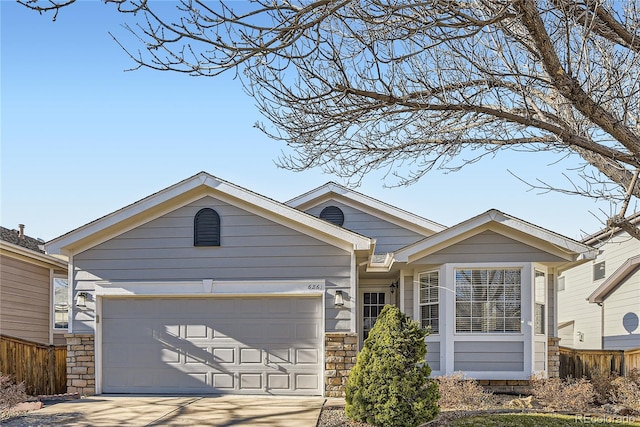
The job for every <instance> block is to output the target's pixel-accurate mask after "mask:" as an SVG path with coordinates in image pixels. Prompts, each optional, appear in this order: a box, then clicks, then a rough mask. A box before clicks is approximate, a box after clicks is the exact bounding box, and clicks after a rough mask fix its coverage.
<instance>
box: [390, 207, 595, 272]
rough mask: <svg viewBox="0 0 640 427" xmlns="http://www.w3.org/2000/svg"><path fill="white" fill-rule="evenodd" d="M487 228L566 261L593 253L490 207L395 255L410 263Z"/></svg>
mask: <svg viewBox="0 0 640 427" xmlns="http://www.w3.org/2000/svg"><path fill="white" fill-rule="evenodd" d="M486 230H491V231H495V232H497V233H499V234H502V235H504V236H507V237H510V238H513V239H515V240H517V241H521V242H523V243H525V244H528V245H531V246H533V247H536V248H538V249H540V250H544V251H547V252H549V253H552V254H555V255H557V256H559V257H561V258H564V259H566V260H567V261H576V260H584V259H591V257H593V255H594V254H595V252H594V249H593V248H591V247H590V246H587V245H585V244H582V243H580V242H577V241H574V240H572V239H569V238H568V237H564V236H561V235H559V234H556V233H553V232H550V231H548V230H545V229H543V228H541V227H538V226H535V225H533V224H530V223H528V222H526V221H522V220H520V219H518V218H514V217H511V216H508V215H505V214H503V213H502V212H500V211H497V210H495V209H493V210H490V211H487V212H485V213H484V214H481V215H478V216H476V217H474V218H471V219H469V220H467V221H463V222H461V223H460V224H458V225H455V226H453V227H451V228H449V229H447V230H445V231H442V232H440V233H438V234H436V235H433V236H431V237H427V238H426V239H423V240H421V241H420V242H417V243H414V244H413V245H410V246H407V247H405V248H402V249H401V250H399V251H397V252H396V253H395V258H396V261H399V262H411V261H414V260H416V259H418V258H422V257H424V256H427V255H429V254H431V253H433V252H437V251H438V250H441V249H443V248H445V247H448V246H451V245H453V244H455V243H458V242H460V241H462V240H464V239H467V238H469V237H471V236H473V235H476V234H478V233H481V232H483V231H486Z"/></svg>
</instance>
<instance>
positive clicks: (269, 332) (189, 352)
mask: <svg viewBox="0 0 640 427" xmlns="http://www.w3.org/2000/svg"><path fill="white" fill-rule="evenodd" d="M100 323H101V325H102V356H103V357H102V391H103V392H104V393H241V394H282V395H292V394H296V395H319V394H322V389H321V387H322V385H323V382H322V359H323V358H322V355H321V352H322V339H323V333H322V331H323V328H322V299H321V298H318V297H314V298H309V297H298V296H297V297H242V298H126V299H116V298H104V299H103V303H102V319H101V322H100Z"/></svg>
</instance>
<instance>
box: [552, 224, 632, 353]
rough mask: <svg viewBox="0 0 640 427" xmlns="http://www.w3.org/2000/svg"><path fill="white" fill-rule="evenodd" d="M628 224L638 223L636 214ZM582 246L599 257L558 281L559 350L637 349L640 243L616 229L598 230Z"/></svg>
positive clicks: (565, 274)
mask: <svg viewBox="0 0 640 427" xmlns="http://www.w3.org/2000/svg"><path fill="white" fill-rule="evenodd" d="M631 221H632V222H633V223H635V224H638V223H640V215H635V216H634V217H633V218H632V219H631ZM583 242H584V243H585V244H588V245H591V246H594V247H596V248H598V256H597V257H596V258H595V259H594V260H593V261H591V262H589V263H586V264H582V265H579V266H575V267H573V268H570V269H567V270H564V271H563V272H562V274H561V276H560V283H561V288H560V291H559V292H558V303H559V312H558V322H559V331H558V332H559V336H560V338H561V341H560V345H562V346H566V347H571V348H579V349H618V350H625V349H631V348H638V347H640V327H639V325H638V324H639V321H638V319H639V317H640V241H638V240H637V239H634V238H632V237H630V236H629V234H627V233H626V232H623V231H621V230H603V231H600V232H598V233H595V234H593V235H591V236H588V237H587V238H586V239H584V240H583Z"/></svg>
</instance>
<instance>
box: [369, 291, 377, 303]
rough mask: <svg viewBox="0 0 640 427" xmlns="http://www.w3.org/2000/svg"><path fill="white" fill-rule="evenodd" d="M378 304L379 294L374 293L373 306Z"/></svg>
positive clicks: (372, 295) (372, 294) (372, 297)
mask: <svg viewBox="0 0 640 427" xmlns="http://www.w3.org/2000/svg"><path fill="white" fill-rule="evenodd" d="M377 303H378V294H377V293H376V292H372V293H371V304H377Z"/></svg>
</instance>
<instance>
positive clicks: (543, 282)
mask: <svg viewBox="0 0 640 427" xmlns="http://www.w3.org/2000/svg"><path fill="white" fill-rule="evenodd" d="M546 288H547V275H546V273H545V272H544V271H540V270H537V269H536V271H535V279H534V293H535V295H534V297H535V303H536V305H535V312H534V328H535V333H536V334H544V333H545V328H546V322H545V312H546V309H545V306H546V304H547V299H546V298H547V296H546V295H547V293H546Z"/></svg>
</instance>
